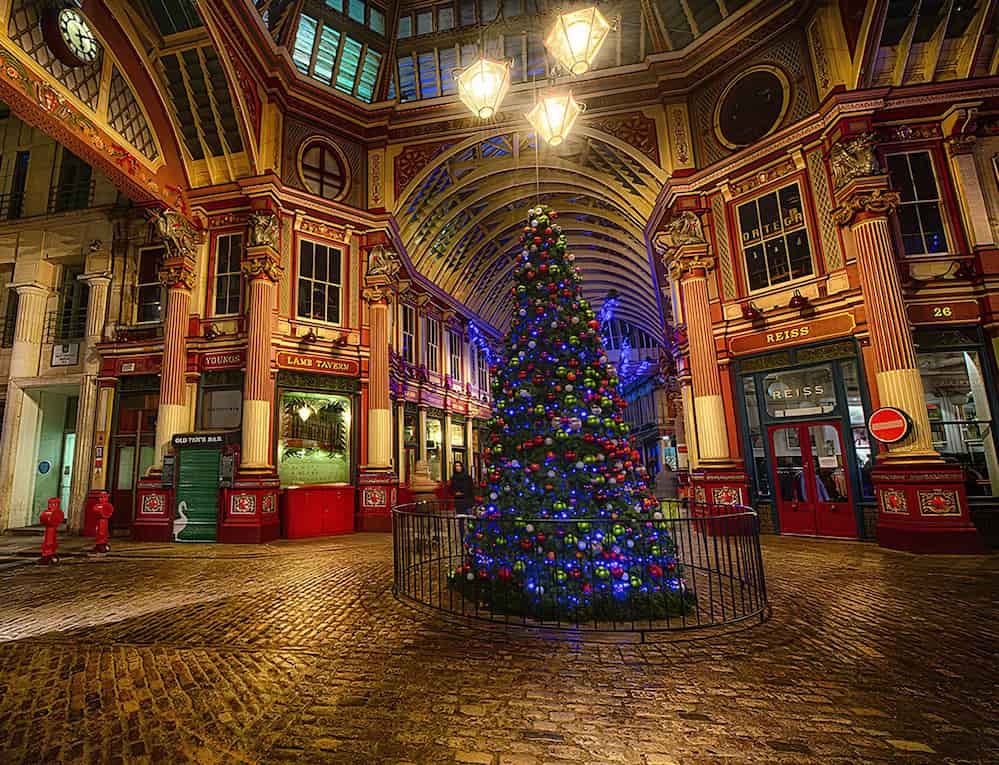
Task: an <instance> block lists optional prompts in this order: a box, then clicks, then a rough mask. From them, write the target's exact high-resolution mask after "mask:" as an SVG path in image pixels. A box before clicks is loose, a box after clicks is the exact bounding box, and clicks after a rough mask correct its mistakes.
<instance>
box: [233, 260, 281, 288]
mask: <svg viewBox="0 0 999 765" xmlns="http://www.w3.org/2000/svg"><path fill="white" fill-rule="evenodd" d="M282 273H283V270H282V268H281V266H280V265H278V263H277V262H276V261H275V260H274V259H273V258H271V257H269V256H267V255H254V256H253V257H249V258H246V259H245V260H244V261H243V275H244V276H246V278H247V279H255V278H257V277H264V278H266V279H270V280H271V281H272V282H279V281H281V274H282Z"/></svg>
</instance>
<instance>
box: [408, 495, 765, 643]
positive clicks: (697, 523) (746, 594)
mask: <svg viewBox="0 0 999 765" xmlns="http://www.w3.org/2000/svg"><path fill="white" fill-rule="evenodd" d="M663 511H664V512H663V513H662V516H663V517H662V518H661V519H657V520H656V521H655V523H656V524H657V528H659V529H661V530H665V531H666V532H668V534H669V536H670V538H671V539H672V541H673V544H674V545H675V553H674V557H675V559H676V562H677V565H676V569H675V574H670V573H668V572H662V573H661V574H660V576H661V578H660V580H659V583H660V584H662V585H663V586H657V587H653V588H650V587H632V588H623V589H622V591H621V592H620V593H619V594H618V595H616V596H614V595H610V594H604V595H599V594H598V590H599V589H600V588H599V587H597V586H596V585H597V584H598V583H597V582H596V581H595V580H594V581H593V582H592V583H589V584H592V585H594V586H593V587H591V588H590V589H591V590H592V591H593V592H594V595H593V598H594V599H595V602H594V604H593V605H594V607H593V608H589V609H587V610H586V611H585V612H580V611H575V612H569V611H566V610H563V609H561V607H558V606H556V607H554V608H551V607H549V608H545V609H539V608H538V607H537V598H536V596H534V594H532V593H528V592H527V591H526V589H524V588H521V589H519V590H518V589H516V588H513V591H514V593H515V594H514V596H513V597H511V587H510V586H509V585H508V584H507V583H504V582H502V581H499V580H495V579H491V578H488V577H486V578H482V579H478V580H477V579H475V577H469V579H470V580H472V581H471V582H466V581H465V576H466V574H464V573H463V572H464V570H465V569H467V566H466V564H467V562H468V558H467V553H466V548H465V541H466V538H467V535H468V533H469V531H470V528H471V527H472V525H473V524H476V523H477V522H478V523H481V521H480V520H479V519H477V518H476V517H475V516H474V515H471V514H467V513H463V512H460V509H459V511H458V512H456V511H455V508H454V504H453V503H449V502H438V501H431V502H417V503H409V504H405V505H398V506H396V507H395V508H393V510H392V537H393V546H394V581H393V592H394V593H395V596H396V597H397V598H399V599H400V600H402V601H404V602H408V603H410V604H412V605H416V606H419V607H422V608H425V609H431V610H433V611H436V612H440V613H442V614H445V615H447V616H448V617H451V618H457V619H459V620H462V621H469V622H490V623H499V624H507V625H519V626H524V627H535V628H544V629H558V630H573V631H580V632H612V633H619V632H628V633H640V634H641V637H642V639H644V638H645V633H654V632H668V631H679V630H693V629H707V628H718V627H724V626H727V625H733V624H739V623H745V622H751V621H752V620H759V621H762V620H763V619H764V618H765V615H766V612H767V591H766V584H765V579H764V572H763V556H762V553H761V551H760V536H759V519H758V517H757V514H756V513H755V512H754V511H753V510H752V509H751V508H748V507H743V506H733V507H731V508H725V509H724V510H722V509H720V508H718V507H717V506H716V507H712V508H707V507H700V506H697V505H693V506H692V505H691V504H690V503H688V502H686V501H684V502H679V501H677V502H675V503H673V504H667V505H664V507H663ZM525 522H527V523H530V524H532V525H533V527H534V528H535V529H537V530H539V531H542V532H546V536H548V537H551V536H552V535H553V534H560V535H563V536H565V535H568V534H573V535H574V536H575V537H577V538H580V539H582V538H583V537H584V535H586V534H589V535H590V536H591V537H593V536H595V535H599V533H602V532H603V527H604V526H606V527H607V528H606V531H607V532H608V534H610V533H611V532H612V529H613V527H614V525H615V524H617V523H619V522H618V521H612V520H609V519H592V520H591V519H577V520H565V519H557V520H556V519H531V520H527V521H525V520H524V519H519V520H516V521H514V520H509V519H507V520H499V521H495V520H493V521H490V523H492V524H497V523H498V524H500V525H502V524H513V523H518V524H521V527H522V526H523V524H524V523H525ZM492 528H494V529H495V528H496V527H495V526H493V527H492ZM501 531H502V529H501ZM556 549H557V550H558V549H561V551H562V552H557V551H556V552H553V550H552V546H548V547H547V548H546V549H544V550H542V549H540V548H539V549H538V550H537V551H534V552H532V551H526V552H523V553H520V554H519V557H520V558H521V559H523V556H524V555H525V554H526V555H537V556H538V557H537V560H536V562H537V570H550V571H551V572H552V576H551V577H550V579H549V581H548V582H547V586H548V587H549V589H552V588H554V590H555V591H556V592H557V591H558V589H559V588H560V587H569V586H570V585H569V584H568V583H565V581H564V577H563V578H561V579H559V578H556V576H555V574H556V573H557V572H558V571H559V569H560V568H563V567H560V566H559V563H560V561H559V560H558V558H557V556H558V555H569V554H571V553H570V552H569V551H570V550H571V549H572V548H571V545H560V546H558V547H557V548H556ZM553 554H554V555H555V556H556V557H555V558H553V557H552V555H553ZM543 556H544V557H546V558H547V561H543V560H542V557H543ZM546 566H547V567H548V568H546ZM590 568H591V569H592V567H590ZM600 574H601V575H602V576H604V577H606V576H607V574H606V571H601V572H600ZM588 576H591V577H594V576H596V575H595V574H593V573H592V572H591V573H590V574H588ZM671 577H672V578H671ZM586 584H588V583H587V582H583V583H582V585H583V586H585V585H586ZM571 586H574V587H579V586H581V585H580V582H578V581H576V582H574V583H572V585H571ZM603 589H604V592H605V593H606V589H607V588H606V586H604V588H603ZM577 591H578V590H577ZM600 597H603V598H606V601H607V602H606V603H605V604H603V605H604V606H605V607H601V603H600ZM560 600H562V599H560V598H554V601H555V602H559V601H560ZM549 602H551V601H549Z"/></svg>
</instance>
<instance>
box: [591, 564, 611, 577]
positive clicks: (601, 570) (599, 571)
mask: <svg viewBox="0 0 999 765" xmlns="http://www.w3.org/2000/svg"><path fill="white" fill-rule="evenodd" d="M594 573H595V574H596V575H597V576H598V577H599V578H600V579H606V578H607V577H609V576H610V571H608V570H607V567H606V566H597V568H596V570H595V571H594Z"/></svg>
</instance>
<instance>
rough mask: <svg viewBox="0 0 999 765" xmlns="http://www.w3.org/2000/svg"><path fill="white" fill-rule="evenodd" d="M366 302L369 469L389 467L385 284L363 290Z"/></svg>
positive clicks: (390, 425)
mask: <svg viewBox="0 0 999 765" xmlns="http://www.w3.org/2000/svg"><path fill="white" fill-rule="evenodd" d="M364 299H365V300H366V301H367V303H368V322H369V331H370V335H369V336H370V351H369V354H370V355H369V357H368V459H367V465H366V467H367V468H369V469H371V470H391V469H392V408H391V406H392V405H391V402H390V400H389V348H388V343H389V340H388V331H389V316H388V312H389V301H388V291H387V289H386V288H385V287H384V286H375V285H372V286H369V287H367V288H365V290H364Z"/></svg>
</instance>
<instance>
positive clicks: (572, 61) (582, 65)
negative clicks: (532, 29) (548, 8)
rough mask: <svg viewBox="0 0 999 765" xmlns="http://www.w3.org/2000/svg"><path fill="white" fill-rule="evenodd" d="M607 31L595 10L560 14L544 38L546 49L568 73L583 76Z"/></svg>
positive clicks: (608, 25)
mask: <svg viewBox="0 0 999 765" xmlns="http://www.w3.org/2000/svg"><path fill="white" fill-rule="evenodd" d="M608 32H610V24H609V23H608V22H607V19H606V18H604V15H603V14H602V13H601V12H600V11H598V10H597V9H596V7H592V8H583V9H581V10H578V11H573V12H572V13H563V14H561V15H559V17H558V18H557V19H556V20H555V26H554V27H552V31H551V32H549V33H548V37H547V38H546V39H545V46H546V47H547V48H548V50H550V51H551V52H552V55H553V56H555V59H556V60H557V61H558V62H559V63H560V64H561V65H562V66H563V67H565V68H566V69H567V70H568V71H570V72H572V73H573V74H585V73H586V72H588V71H589V69H590V66H591V65H592V64H593V59H594V58H596V56H597V53H598V52H599V51H600V46H601V45H602V44H603V42H604V40H605V39H607V33H608Z"/></svg>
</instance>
